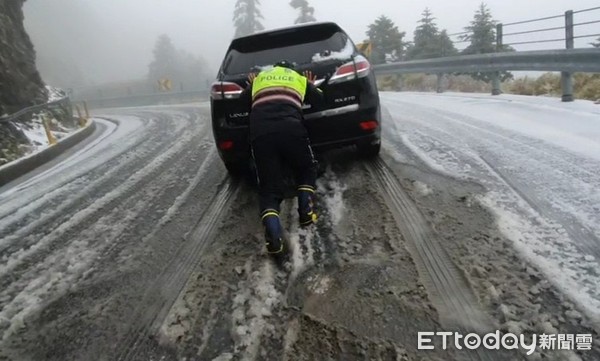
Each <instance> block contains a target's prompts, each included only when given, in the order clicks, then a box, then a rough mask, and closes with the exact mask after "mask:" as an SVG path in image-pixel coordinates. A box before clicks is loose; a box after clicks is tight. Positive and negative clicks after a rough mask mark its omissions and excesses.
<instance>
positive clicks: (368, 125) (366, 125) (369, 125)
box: [360, 120, 379, 131]
mask: <svg viewBox="0 0 600 361" xmlns="http://www.w3.org/2000/svg"><path fill="white" fill-rule="evenodd" d="M378 126H379V123H377V122H376V121H375V120H369V121H366V122H361V123H360V127H361V128H362V130H364V131H371V130H375V129H376V128H377V127H378Z"/></svg>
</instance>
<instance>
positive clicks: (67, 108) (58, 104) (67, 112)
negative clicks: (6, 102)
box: [0, 97, 73, 123]
mask: <svg viewBox="0 0 600 361" xmlns="http://www.w3.org/2000/svg"><path fill="white" fill-rule="evenodd" d="M41 112H49V113H51V114H53V115H55V114H58V113H59V112H60V113H63V114H61V115H59V116H58V117H56V118H59V119H65V120H67V121H68V122H70V123H73V113H72V111H71V99H69V98H68V97H65V98H62V99H59V100H55V101H51V102H48V103H45V104H39V105H33V106H30V107H27V108H23V109H21V110H19V111H18V112H15V113H12V114H9V115H5V116H3V117H0V123H5V122H11V121H19V120H22V119H23V118H31V117H32V115H33V114H36V113H41Z"/></svg>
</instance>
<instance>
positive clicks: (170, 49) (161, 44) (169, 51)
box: [148, 34, 178, 82]
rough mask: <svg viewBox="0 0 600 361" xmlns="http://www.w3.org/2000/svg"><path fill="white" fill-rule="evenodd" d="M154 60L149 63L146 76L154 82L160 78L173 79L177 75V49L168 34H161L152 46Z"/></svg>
mask: <svg viewBox="0 0 600 361" xmlns="http://www.w3.org/2000/svg"><path fill="white" fill-rule="evenodd" d="M153 53H154V60H152V63H150V72H149V74H148V78H149V80H150V81H151V82H156V81H158V80H160V79H162V78H168V79H172V80H173V79H174V78H175V76H176V75H177V71H178V70H177V68H178V64H177V63H178V61H177V55H178V54H177V49H175V46H173V43H172V42H171V38H170V37H169V36H168V35H165V34H163V35H161V36H159V37H158V39H157V40H156V45H155V46H154V51H153Z"/></svg>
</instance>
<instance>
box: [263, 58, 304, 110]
mask: <svg viewBox="0 0 600 361" xmlns="http://www.w3.org/2000/svg"><path fill="white" fill-rule="evenodd" d="M306 88H307V79H306V77H304V76H302V75H300V74H298V73H297V72H295V71H294V70H291V69H287V68H283V67H278V66H276V67H274V68H272V69H270V70H266V71H262V72H260V73H259V74H258V76H257V77H256V79H254V82H253V83H252V106H253V107H254V106H255V105H258V104H261V103H266V102H270V101H276V100H281V101H287V102H290V103H292V104H293V105H295V106H297V107H298V108H301V107H302V102H303V101H304V96H305V95H306Z"/></svg>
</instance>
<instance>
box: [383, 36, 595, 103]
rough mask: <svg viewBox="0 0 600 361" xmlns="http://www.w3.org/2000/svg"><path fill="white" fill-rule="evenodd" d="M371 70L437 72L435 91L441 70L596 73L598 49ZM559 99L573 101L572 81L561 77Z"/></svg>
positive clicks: (467, 57)
mask: <svg viewBox="0 0 600 361" xmlns="http://www.w3.org/2000/svg"><path fill="white" fill-rule="evenodd" d="M374 69H375V72H376V73H377V74H380V75H385V74H409V73H429V74H438V91H439V89H440V88H441V76H442V75H443V74H444V73H456V72H461V73H475V72H490V73H496V74H497V72H500V71H508V70H522V71H560V72H563V74H564V73H567V74H569V76H570V73H573V72H591V73H600V49H595V48H594V49H566V50H540V51H519V52H510V53H489V54H477V55H460V56H452V57H445V58H435V59H425V60H411V61H403V62H398V63H391V64H380V65H375V66H374ZM562 88H563V96H562V100H563V101H572V100H573V88H572V84H569V83H568V82H565V80H564V76H563V83H562ZM492 94H493V95H498V94H500V84H499V82H498V83H497V84H493V87H492Z"/></svg>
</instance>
